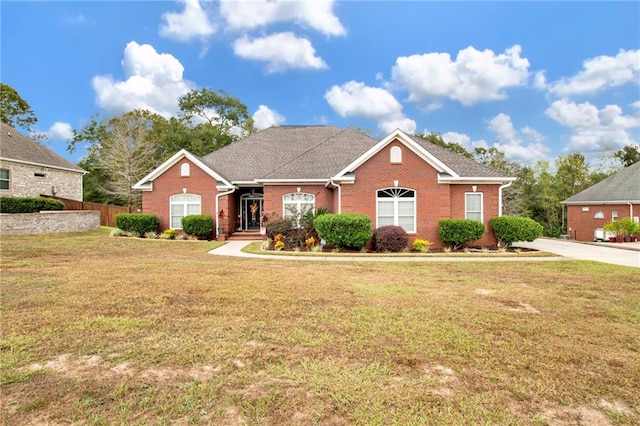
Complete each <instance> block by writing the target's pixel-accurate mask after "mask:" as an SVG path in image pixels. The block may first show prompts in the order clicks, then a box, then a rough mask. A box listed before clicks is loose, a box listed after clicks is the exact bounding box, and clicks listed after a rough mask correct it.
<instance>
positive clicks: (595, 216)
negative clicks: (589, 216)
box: [593, 211, 604, 219]
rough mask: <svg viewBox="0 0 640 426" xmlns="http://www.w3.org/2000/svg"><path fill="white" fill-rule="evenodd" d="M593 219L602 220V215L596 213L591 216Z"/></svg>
mask: <svg viewBox="0 0 640 426" xmlns="http://www.w3.org/2000/svg"><path fill="white" fill-rule="evenodd" d="M593 218H594V219H604V213H602V212H599V211H598V212H596V214H594V215H593Z"/></svg>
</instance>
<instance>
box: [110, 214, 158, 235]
mask: <svg viewBox="0 0 640 426" xmlns="http://www.w3.org/2000/svg"><path fill="white" fill-rule="evenodd" d="M159 225H160V219H158V217H157V216H156V215H154V214H148V213H145V214H143V213H118V214H117V215H116V226H117V227H118V228H119V229H122V230H123V231H127V232H134V233H136V234H138V235H140V236H142V235H144V234H146V233H147V232H157V231H158V226H159Z"/></svg>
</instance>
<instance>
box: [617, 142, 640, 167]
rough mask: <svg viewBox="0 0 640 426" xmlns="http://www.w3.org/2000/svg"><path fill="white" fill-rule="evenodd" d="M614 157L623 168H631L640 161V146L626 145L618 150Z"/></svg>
mask: <svg viewBox="0 0 640 426" xmlns="http://www.w3.org/2000/svg"><path fill="white" fill-rule="evenodd" d="M613 156H614V157H615V158H617V159H618V160H620V163H622V166H623V167H629V166H630V165H632V164H634V163H637V162H638V161H640V144H635V145H626V146H624V147H622V148H621V149H619V150H617V151H616V152H615V153H614V154H613Z"/></svg>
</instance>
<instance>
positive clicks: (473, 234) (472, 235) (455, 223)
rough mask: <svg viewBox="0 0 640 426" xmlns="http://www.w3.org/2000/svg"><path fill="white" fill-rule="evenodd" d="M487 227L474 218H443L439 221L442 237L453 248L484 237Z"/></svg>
mask: <svg viewBox="0 0 640 426" xmlns="http://www.w3.org/2000/svg"><path fill="white" fill-rule="evenodd" d="M485 231H486V228H485V226H484V224H483V223H482V222H478V221H477V220H472V219H441V220H440V221H439V222H438V235H439V236H440V239H441V240H442V241H443V242H444V243H446V244H448V245H449V246H450V247H451V248H452V249H456V248H460V247H462V245H463V244H465V243H469V242H471V241H475V240H477V239H479V238H482V236H483V235H484V233H485Z"/></svg>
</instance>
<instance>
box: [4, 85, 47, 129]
mask: <svg viewBox="0 0 640 426" xmlns="http://www.w3.org/2000/svg"><path fill="white" fill-rule="evenodd" d="M0 121H2V122H3V123H5V124H8V125H9V126H11V127H21V128H22V129H24V130H26V131H27V132H30V133H31V132H33V126H34V125H35V124H36V123H37V122H38V117H36V114H35V113H34V112H33V109H31V105H29V103H28V102H27V101H25V100H24V99H22V97H20V95H19V94H18V92H17V91H16V90H15V89H14V88H13V87H11V86H9V85H7V84H4V83H0Z"/></svg>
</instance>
